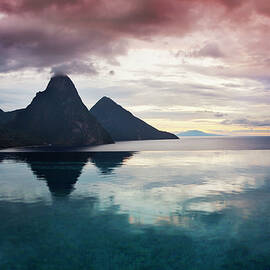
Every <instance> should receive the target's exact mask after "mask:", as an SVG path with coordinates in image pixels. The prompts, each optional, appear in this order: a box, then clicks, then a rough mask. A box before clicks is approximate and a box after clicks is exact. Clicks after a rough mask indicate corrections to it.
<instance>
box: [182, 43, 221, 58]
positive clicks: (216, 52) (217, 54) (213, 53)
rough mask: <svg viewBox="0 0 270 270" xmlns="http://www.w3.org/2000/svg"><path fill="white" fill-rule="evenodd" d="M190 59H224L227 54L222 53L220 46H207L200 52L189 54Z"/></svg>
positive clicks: (195, 51)
mask: <svg viewBox="0 0 270 270" xmlns="http://www.w3.org/2000/svg"><path fill="white" fill-rule="evenodd" d="M187 56H190V57H212V58H222V57H225V54H224V53H223V52H222V51H221V49H220V48H219V45H218V44H215V43H213V44H211V43H209V44H206V45H205V46H203V47H202V48H201V49H199V50H193V51H191V52H190V53H188V54H187Z"/></svg>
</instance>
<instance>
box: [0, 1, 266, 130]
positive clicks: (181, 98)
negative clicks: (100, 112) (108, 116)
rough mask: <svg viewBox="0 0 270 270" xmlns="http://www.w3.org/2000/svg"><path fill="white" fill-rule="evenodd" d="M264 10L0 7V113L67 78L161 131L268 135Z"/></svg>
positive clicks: (163, 5)
mask: <svg viewBox="0 0 270 270" xmlns="http://www.w3.org/2000/svg"><path fill="white" fill-rule="evenodd" d="M269 51H270V1H268V0H114V1H111V0H1V1H0V108H1V109H2V110H4V111H10V110H14V109H19V108H23V107H26V106H27V105H28V104H29V103H30V102H31V100H32V99H33V97H34V96H35V93H36V92H38V91H42V90H44V89H45V88H46V85H47V84H48V81H49V79H50V77H51V76H53V75H54V74H62V73H64V74H67V75H68V76H69V77H70V78H71V79H72V80H73V82H74V84H75V85H76V88H77V90H78V92H79V94H80V96H81V97H82V99H83V102H84V103H85V105H86V106H87V107H88V108H89V109H90V108H91V107H92V106H93V105H94V104H95V103H96V102H97V101H98V99H100V98H101V97H102V96H108V97H111V98H112V99H113V100H115V101H116V102H117V103H119V104H120V105H122V106H123V107H124V108H126V109H128V110H130V111H131V112H132V113H133V114H135V115H136V116H138V117H140V118H141V119H143V120H145V121H146V122H148V123H149V124H151V125H153V126H155V127H156V128H159V129H161V130H167V131H170V132H175V133H177V132H181V131H185V130H190V129H198V130H202V131H205V132H210V133H216V134H226V135H270V116H269V112H270V110H269V105H270V55H269Z"/></svg>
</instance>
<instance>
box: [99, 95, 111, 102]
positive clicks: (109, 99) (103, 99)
mask: <svg viewBox="0 0 270 270" xmlns="http://www.w3.org/2000/svg"><path fill="white" fill-rule="evenodd" d="M100 101H112V102H114V101H113V100H112V99H111V98H109V97H107V96H104V97H102V98H101V99H100Z"/></svg>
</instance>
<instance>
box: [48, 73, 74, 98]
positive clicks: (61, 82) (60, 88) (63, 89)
mask: <svg viewBox="0 0 270 270" xmlns="http://www.w3.org/2000/svg"><path fill="white" fill-rule="evenodd" d="M45 91H46V92H50V93H52V92H57V93H73V94H78V92H77V90H76V88H75V85H74V84H73V82H72V81H71V79H70V78H69V77H68V76H67V75H56V76H53V77H52V78H51V80H50V81H49V83H48V86H47V88H46V90H45Z"/></svg>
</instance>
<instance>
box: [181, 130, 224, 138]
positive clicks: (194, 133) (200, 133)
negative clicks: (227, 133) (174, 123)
mask: <svg viewBox="0 0 270 270" xmlns="http://www.w3.org/2000/svg"><path fill="white" fill-rule="evenodd" d="M176 135H177V136H180V137H181V136H223V135H218V134H213V133H206V132H203V131H200V130H187V131H184V132H180V133H177V134H176Z"/></svg>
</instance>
